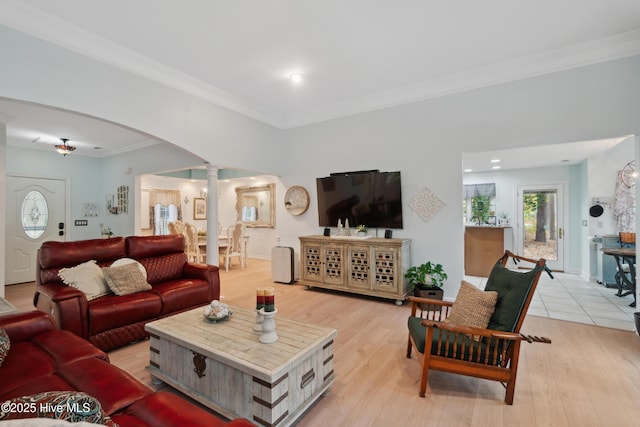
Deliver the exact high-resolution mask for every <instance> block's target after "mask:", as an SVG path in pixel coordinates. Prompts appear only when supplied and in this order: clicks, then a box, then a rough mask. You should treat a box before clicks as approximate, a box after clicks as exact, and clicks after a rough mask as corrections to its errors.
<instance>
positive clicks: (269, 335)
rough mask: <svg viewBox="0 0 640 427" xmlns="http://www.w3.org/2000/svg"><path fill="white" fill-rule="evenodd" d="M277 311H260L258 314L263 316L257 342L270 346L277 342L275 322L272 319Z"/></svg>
mask: <svg viewBox="0 0 640 427" xmlns="http://www.w3.org/2000/svg"><path fill="white" fill-rule="evenodd" d="M277 312H278V310H277V309H276V310H274V311H264V309H263V308H262V309H260V313H261V314H262V315H263V316H264V320H263V321H262V334H261V335H260V337H259V338H258V340H259V341H260V342H261V343H263V344H271V343H274V342H276V341H278V334H276V321H275V319H274V318H273V317H274V316H275V315H276V313H277Z"/></svg>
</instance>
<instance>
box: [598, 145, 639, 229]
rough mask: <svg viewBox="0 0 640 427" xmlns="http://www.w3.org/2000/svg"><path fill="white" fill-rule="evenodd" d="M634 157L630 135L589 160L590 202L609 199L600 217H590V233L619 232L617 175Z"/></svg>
mask: <svg viewBox="0 0 640 427" xmlns="http://www.w3.org/2000/svg"><path fill="white" fill-rule="evenodd" d="M633 159H634V139H633V137H629V138H627V139H625V140H624V141H622V142H620V143H619V144H617V145H616V146H615V147H613V148H611V149H610V150H608V151H607V152H606V153H605V154H602V155H599V156H595V157H592V158H590V159H588V161H587V168H588V179H589V192H588V203H589V206H592V204H591V203H592V200H593V199H601V200H602V199H604V200H608V201H610V202H611V203H610V204H602V207H603V208H604V213H603V214H602V216H600V217H598V218H591V217H589V235H591V236H594V235H606V234H617V233H618V229H617V224H616V217H615V215H614V214H613V204H612V203H613V199H614V194H615V188H616V177H617V174H618V171H619V170H622V168H623V167H624V166H625V165H626V164H627V163H628V162H630V161H632V160H633Z"/></svg>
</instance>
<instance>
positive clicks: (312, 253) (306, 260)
mask: <svg viewBox="0 0 640 427" xmlns="http://www.w3.org/2000/svg"><path fill="white" fill-rule="evenodd" d="M322 266H323V263H322V245H320V244H319V243H304V244H303V245H302V279H303V280H306V281H309V282H317V283H321V282H322V277H323V274H322V271H323V267H322Z"/></svg>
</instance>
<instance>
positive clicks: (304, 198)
mask: <svg viewBox="0 0 640 427" xmlns="http://www.w3.org/2000/svg"><path fill="white" fill-rule="evenodd" d="M284 207H285V208H286V209H287V212H289V213H290V214H291V215H294V216H298V215H302V214H303V213H305V212H306V211H307V209H308V208H309V193H307V190H306V189H305V188H304V187H301V186H299V185H294V186H292V187H289V189H288V190H287V192H286V193H285V195H284Z"/></svg>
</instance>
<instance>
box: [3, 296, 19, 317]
mask: <svg viewBox="0 0 640 427" xmlns="http://www.w3.org/2000/svg"><path fill="white" fill-rule="evenodd" d="M14 311H18V309H17V308H16V307H15V306H14V305H13V304H11V303H10V302H9V301H7V300H6V299H4V298H2V297H0V315H2V314H7V313H13V312H14Z"/></svg>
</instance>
